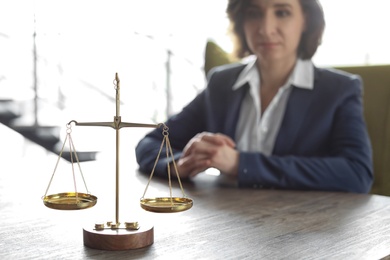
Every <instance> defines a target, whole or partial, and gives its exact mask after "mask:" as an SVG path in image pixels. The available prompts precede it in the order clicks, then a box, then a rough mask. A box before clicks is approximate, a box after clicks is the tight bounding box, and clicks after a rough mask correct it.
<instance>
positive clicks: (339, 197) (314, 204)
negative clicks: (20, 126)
mask: <svg viewBox="0 0 390 260" xmlns="http://www.w3.org/2000/svg"><path fill="white" fill-rule="evenodd" d="M0 136H1V142H2V145H1V146H2V149H1V152H0V158H1V159H0V160H1V165H0V209H1V211H0V212H1V213H0V216H1V228H0V259H139V258H145V259H179V258H181V259H380V258H384V257H386V256H388V255H390V198H388V197H384V196H378V195H358V194H348V193H335V192H300V191H277V190H252V189H238V188H236V187H235V186H234V183H233V182H232V181H231V180H226V179H223V178H221V177H216V176H210V175H205V174H203V175H200V176H199V177H196V178H195V179H194V180H193V181H192V182H184V189H185V192H186V194H187V195H188V196H189V197H191V198H192V199H193V200H194V206H193V208H192V209H190V210H188V211H185V212H181V213H170V214H159V213H151V212H146V211H143V210H142V209H141V208H140V206H139V204H138V202H139V198H140V197H141V196H142V194H143V191H144V188H145V184H146V183H147V179H148V176H146V175H143V174H140V173H138V172H137V171H136V168H135V165H134V163H132V162H133V161H134V157H132V156H129V158H126V159H122V165H123V166H121V189H120V194H121V196H120V215H121V217H120V218H121V221H128V220H130V221H133V220H137V221H139V222H140V224H141V225H142V223H147V222H148V223H152V224H153V225H154V244H153V245H152V246H150V247H147V248H142V249H136V250H127V251H102V250H96V249H90V248H88V247H85V246H84V245H83V238H82V229H83V227H85V226H86V225H94V223H95V222H96V221H100V220H104V221H106V220H113V219H114V214H115V209H114V202H115V198H114V197H115V196H114V193H115V192H114V190H115V185H114V179H113V178H114V176H115V175H114V172H115V171H114V165H115V162H114V160H113V159H112V158H109V159H105V157H104V156H102V158H100V159H98V160H97V161H95V162H88V163H82V165H81V166H82V169H83V173H84V176H85V178H86V182H87V184H88V188H89V190H90V191H91V193H92V194H94V195H96V196H97V197H98V203H97V204H96V206H95V207H93V208H90V209H86V210H79V211H59V210H52V209H49V208H47V207H45V206H44V205H43V203H42V200H41V197H42V196H43V195H44V193H45V190H46V188H47V185H48V182H49V179H50V177H51V175H52V173H53V168H54V165H55V162H56V159H57V157H56V156H55V155H53V154H50V153H47V152H46V151H44V150H43V149H41V148H40V147H37V146H35V145H34V144H32V143H29V142H28V141H26V140H25V139H24V138H23V137H21V136H19V135H18V134H15V133H14V132H12V131H11V130H10V129H8V128H6V127H4V126H3V125H0ZM4 144H6V145H4ZM76 147H77V145H76ZM131 150H132V148H128V151H127V152H131ZM108 157H110V156H108ZM111 157H112V156H111ZM123 157H124V156H123ZM69 167H70V164H69V163H67V162H66V161H62V160H61V161H60V164H59V170H58V173H56V177H57V174H64V173H66V172H68V174H69V169H70V168H69ZM62 169H64V170H62ZM65 175H66V174H65ZM55 181H56V179H54V180H53V183H54V182H55ZM62 185H65V183H64V182H62V181H61V183H60V184H59V185H58V187H60V188H63V187H61V186H62ZM79 186H80V187H82V185H81V183H80V184H79ZM53 188H54V187H53ZM61 191H64V190H61ZM174 191H175V193H177V192H178V191H180V190H179V189H178V188H177V187H175V188H174ZM161 192H168V186H167V185H166V181H165V180H161V179H158V178H153V179H152V182H151V184H150V187H149V188H148V192H147V194H149V193H150V194H151V195H152V196H154V194H156V195H157V194H159V193H161Z"/></svg>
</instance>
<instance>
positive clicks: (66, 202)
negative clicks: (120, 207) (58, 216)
mask: <svg viewBox="0 0 390 260" xmlns="http://www.w3.org/2000/svg"><path fill="white" fill-rule="evenodd" d="M96 202H97V197H95V196H93V195H91V194H86V193H80V192H78V193H76V192H64V193H57V194H52V195H48V196H45V197H43V203H44V204H45V206H46V207H48V208H51V209H60V210H77V209H87V208H91V207H93V206H95V204H96Z"/></svg>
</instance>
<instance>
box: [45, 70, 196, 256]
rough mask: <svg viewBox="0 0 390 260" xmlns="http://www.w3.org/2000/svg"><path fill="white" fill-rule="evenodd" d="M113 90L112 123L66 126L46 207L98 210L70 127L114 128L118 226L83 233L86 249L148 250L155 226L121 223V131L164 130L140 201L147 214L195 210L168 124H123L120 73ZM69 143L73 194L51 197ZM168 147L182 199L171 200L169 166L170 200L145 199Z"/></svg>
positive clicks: (101, 225)
mask: <svg viewBox="0 0 390 260" xmlns="http://www.w3.org/2000/svg"><path fill="white" fill-rule="evenodd" d="M114 86H115V91H116V116H114V121H113V122H84V123H81V122H77V121H75V120H72V121H70V122H69V123H68V124H67V135H66V138H65V140H64V143H63V146H62V149H61V152H60V153H59V156H58V160H57V163H56V165H55V168H54V172H53V174H52V176H51V179H50V181H49V185H48V187H47V189H46V192H45V195H44V196H43V198H42V199H43V203H44V205H45V206H47V207H49V208H52V209H57V210H80V209H87V208H91V207H93V206H95V204H96V202H97V197H96V196H94V195H92V194H90V193H89V191H88V188H87V185H86V182H85V179H84V176H83V174H82V171H81V167H80V163H79V159H78V156H77V152H76V149H75V147H74V144H73V140H72V137H71V125H72V124H75V125H76V126H77V125H79V126H102V127H111V128H113V129H115V131H116V181H115V188H116V189H115V223H113V222H111V221H108V222H106V223H95V225H94V226H91V227H89V228H84V229H83V239H84V245H85V246H87V247H90V248H95V249H102V250H128V249H137V248H142V247H146V246H149V245H151V244H153V242H154V233H153V226H150V225H143V224H139V223H138V222H125V223H120V221H119V130H120V129H121V128H125V127H150V128H160V127H162V128H163V130H162V134H163V141H162V143H161V146H160V150H159V152H158V154H157V156H156V160H155V163H154V167H153V170H152V172H151V174H150V177H149V181H148V183H147V185H146V187H145V191H144V194H143V196H142V197H141V199H140V206H141V208H143V209H144V210H146V211H150V212H156V213H169V212H181V211H185V210H188V209H190V208H191V207H192V205H193V202H192V199H190V198H188V197H187V196H186V195H185V193H184V190H183V186H182V184H181V181H180V177H179V174H178V171H177V167H176V163H175V160H174V159H173V152H172V148H171V145H170V142H169V138H168V135H169V133H168V130H169V129H168V127H167V126H166V125H165V124H139V123H126V122H122V121H121V116H120V80H119V77H118V73H116V74H115V79H114ZM67 141H68V143H69V149H70V159H71V164H72V173H73V182H74V192H73V191H72V192H62V193H55V194H50V195H48V194H47V193H48V190H49V188H50V185H51V183H52V181H53V178H54V175H55V173H56V170H57V167H58V164H59V161H60V158H61V155H62V153H63V151H64V147H65V144H66V143H67ZM164 144H165V148H166V149H165V150H166V156H167V157H168V156H170V157H171V158H172V164H173V167H174V170H175V172H176V175H177V180H178V182H179V184H180V189H181V192H182V197H173V196H172V184H171V183H172V182H171V171H170V166H171V165H170V164H167V170H168V180H169V190H170V196H169V197H155V198H145V194H146V192H147V189H148V186H149V184H150V181H151V179H152V177H153V173H154V169H155V167H156V164H157V161H158V159H159V157H160V154H161V151H162V150H163V147H164ZM75 162H77V165H78V168H79V171H80V174H81V177H82V180H83V182H84V185H85V189H86V190H87V192H86V193H82V192H77V187H76V179H75V172H74V164H75Z"/></svg>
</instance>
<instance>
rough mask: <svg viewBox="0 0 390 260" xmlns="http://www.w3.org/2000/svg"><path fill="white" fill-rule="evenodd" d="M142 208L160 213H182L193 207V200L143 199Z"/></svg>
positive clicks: (169, 198) (173, 198) (175, 198)
mask: <svg viewBox="0 0 390 260" xmlns="http://www.w3.org/2000/svg"><path fill="white" fill-rule="evenodd" d="M141 207H142V208H143V209H144V210H147V211H151V212H158V213H170V212H180V211H185V210H187V209H190V208H191V207H192V199H189V198H179V197H172V198H171V197H163V198H149V199H141Z"/></svg>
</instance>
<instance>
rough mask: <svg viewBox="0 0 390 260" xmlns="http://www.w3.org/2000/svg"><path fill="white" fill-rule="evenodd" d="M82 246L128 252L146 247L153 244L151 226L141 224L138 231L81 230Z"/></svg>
mask: <svg viewBox="0 0 390 260" xmlns="http://www.w3.org/2000/svg"><path fill="white" fill-rule="evenodd" d="M83 237H84V245H85V246H87V247H89V248H94V249H100V250H112V251H115V250H117V251H119V250H129V249H138V248H142V247H147V246H150V245H151V244H153V242H154V231H153V226H151V225H147V224H142V225H140V228H139V229H138V230H127V229H107V228H106V229H104V230H96V229H93V228H91V229H88V228H84V230H83Z"/></svg>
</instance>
